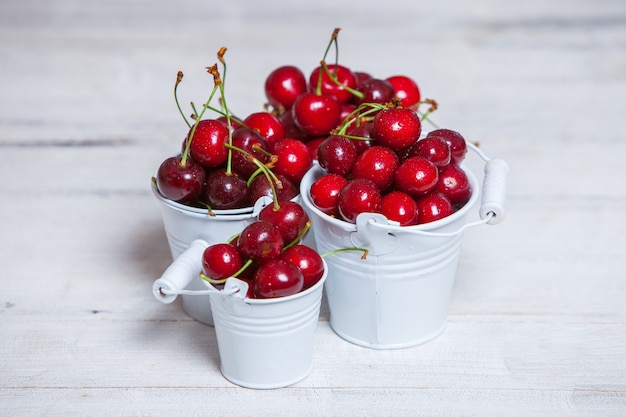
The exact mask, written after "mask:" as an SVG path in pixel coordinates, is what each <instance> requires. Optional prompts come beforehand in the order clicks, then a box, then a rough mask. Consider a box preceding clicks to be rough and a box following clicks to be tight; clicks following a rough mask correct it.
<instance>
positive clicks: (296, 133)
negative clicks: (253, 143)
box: [268, 111, 310, 152]
mask: <svg viewBox="0 0 626 417" xmlns="http://www.w3.org/2000/svg"><path fill="white" fill-rule="evenodd" d="M280 122H281V123H282V124H283V129H284V130H285V138H290V139H298V140H301V141H303V142H306V141H307V140H309V138H310V136H309V135H308V134H307V133H306V132H304V131H303V130H302V129H300V127H298V125H296V122H295V120H293V112H292V111H286V112H285V113H283V114H282V116H280ZM268 150H269V151H270V152H271V150H272V149H271V148H268Z"/></svg>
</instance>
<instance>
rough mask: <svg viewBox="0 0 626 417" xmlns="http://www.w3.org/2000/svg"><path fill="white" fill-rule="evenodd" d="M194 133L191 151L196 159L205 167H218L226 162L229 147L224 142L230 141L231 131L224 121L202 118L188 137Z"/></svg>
mask: <svg viewBox="0 0 626 417" xmlns="http://www.w3.org/2000/svg"><path fill="white" fill-rule="evenodd" d="M192 133H193V138H192V140H191V145H190V147H189V152H190V155H191V158H192V159H193V160H194V161H196V162H197V163H199V164H200V165H202V166H203V167H205V168H216V167H218V166H220V165H222V164H224V163H225V162H226V159H227V158H228V149H227V148H226V147H225V146H224V144H225V143H227V142H228V137H229V133H228V128H227V127H226V126H225V125H224V123H222V122H221V121H219V120H215V119H205V120H200V121H199V122H198V123H197V125H195V131H194V128H193V127H192V128H191V130H190V132H189V135H188V137H189V136H191V134H192ZM187 140H189V139H187Z"/></svg>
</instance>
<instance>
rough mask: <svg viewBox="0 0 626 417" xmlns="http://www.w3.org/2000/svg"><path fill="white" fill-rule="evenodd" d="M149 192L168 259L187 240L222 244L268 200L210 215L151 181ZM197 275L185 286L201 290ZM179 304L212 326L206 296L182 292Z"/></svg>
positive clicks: (179, 252)
mask: <svg viewBox="0 0 626 417" xmlns="http://www.w3.org/2000/svg"><path fill="white" fill-rule="evenodd" d="M152 192H153V193H154V195H155V196H156V198H157V200H159V202H160V208H161V217H162V219H163V227H164V229H165V234H166V236H167V242H168V244H169V247H170V253H171V254H172V259H176V258H178V257H179V256H180V255H181V254H182V253H183V251H185V250H186V249H187V248H188V247H189V245H190V244H191V242H193V241H194V240H196V239H202V240H204V241H206V242H208V243H209V245H213V244H217V243H224V242H225V241H226V240H227V239H229V238H231V237H232V236H234V235H235V234H237V233H240V232H241V231H242V230H243V229H244V228H245V227H246V226H247V225H249V224H250V223H252V222H253V221H255V220H256V218H257V216H258V214H259V211H261V209H262V208H263V207H265V206H266V205H267V204H269V203H270V202H271V199H270V198H269V197H268V198H265V197H263V198H261V199H259V200H258V201H257V202H256V204H255V205H254V207H246V208H243V209H233V210H214V214H215V215H214V216H211V215H209V212H208V210H207V209H201V208H194V207H189V206H186V205H184V204H180V203H177V202H175V201H172V200H169V199H167V198H165V197H164V196H163V195H162V194H161V193H160V192H159V190H158V189H157V187H156V185H155V184H154V182H153V183H152ZM203 282H204V281H202V279H200V278H199V277H195V278H194V279H192V280H191V281H190V282H189V283H188V284H187V286H186V287H185V288H186V289H188V290H201V289H204V288H205V286H204V284H203ZM181 298H182V305H183V310H185V313H187V315H189V316H190V317H192V318H193V319H195V320H197V321H199V322H201V323H204V324H208V325H213V318H212V316H211V309H210V308H207V305H208V303H209V296H208V295H206V296H188V295H183V296H182V297H181Z"/></svg>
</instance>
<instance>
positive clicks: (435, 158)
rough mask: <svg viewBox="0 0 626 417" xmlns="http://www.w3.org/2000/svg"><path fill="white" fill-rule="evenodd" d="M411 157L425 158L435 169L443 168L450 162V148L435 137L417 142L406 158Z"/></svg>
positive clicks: (443, 141)
mask: <svg viewBox="0 0 626 417" xmlns="http://www.w3.org/2000/svg"><path fill="white" fill-rule="evenodd" d="M411 156H421V157H422V158H426V159H428V160H429V161H430V162H432V163H433V164H434V165H435V166H437V167H444V166H446V165H448V164H449V163H450V161H451V160H452V153H451V152H450V146H449V145H448V143H447V142H446V141H445V140H443V139H442V138H440V137H437V136H429V137H426V138H423V139H420V140H418V141H417V142H416V143H415V145H413V146H411V148H410V149H409V151H408V153H407V157H411Z"/></svg>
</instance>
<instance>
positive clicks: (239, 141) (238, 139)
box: [232, 127, 268, 179]
mask: <svg viewBox="0 0 626 417" xmlns="http://www.w3.org/2000/svg"><path fill="white" fill-rule="evenodd" d="M232 144H233V146H235V147H237V148H239V149H241V150H243V151H245V152H247V154H246V153H242V152H239V151H237V150H233V151H232V169H233V170H234V171H235V172H237V173H238V174H239V175H241V176H242V177H243V178H245V179H248V178H249V177H250V175H252V173H253V172H255V171H256V170H257V169H259V167H258V166H257V165H256V164H255V163H254V162H252V161H251V160H250V158H249V155H248V154H250V155H252V156H253V157H255V158H256V159H258V160H259V161H260V162H261V163H266V162H267V161H268V156H267V153H265V152H264V150H267V144H266V142H265V139H263V137H262V136H261V134H260V133H259V132H257V131H256V130H252V129H249V128H247V127H242V128H239V129H237V130H235V131H234V132H233V133H232Z"/></svg>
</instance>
